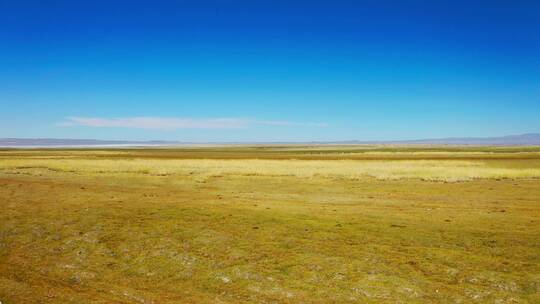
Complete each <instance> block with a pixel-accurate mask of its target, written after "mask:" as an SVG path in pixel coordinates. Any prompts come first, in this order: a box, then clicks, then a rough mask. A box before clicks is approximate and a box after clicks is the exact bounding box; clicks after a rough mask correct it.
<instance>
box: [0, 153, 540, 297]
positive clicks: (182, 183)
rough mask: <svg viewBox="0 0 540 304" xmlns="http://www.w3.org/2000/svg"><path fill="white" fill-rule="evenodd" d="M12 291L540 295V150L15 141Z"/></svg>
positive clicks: (7, 187) (9, 166)
mask: <svg viewBox="0 0 540 304" xmlns="http://www.w3.org/2000/svg"><path fill="white" fill-rule="evenodd" d="M0 203H1V207H0V301H2V303H3V304H6V303H7V304H11V303H156V304H157V303H540V241H539V240H540V149H539V148H536V147H387V146H386V147H378V146H354V145H351V146H311V147H307V146H254V147H237V146H233V147H193V148H184V149H178V148H175V149H173V148H169V149H111V150H93V149H77V150H63V149H46V150H17V149H6V150H2V151H0Z"/></svg>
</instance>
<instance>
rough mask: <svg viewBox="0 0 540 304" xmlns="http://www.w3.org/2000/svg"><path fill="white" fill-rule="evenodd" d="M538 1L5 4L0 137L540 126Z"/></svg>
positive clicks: (476, 131) (417, 133)
mask: <svg viewBox="0 0 540 304" xmlns="http://www.w3.org/2000/svg"><path fill="white" fill-rule="evenodd" d="M538 16H540V2H539V1H497V0H495V1H493V0H492V1H471V0H469V1H412V0H410V1H409V0H402V1H397V0H396V1H384V0H378V1H375V0H373V1H361V0H357V1H340V0H333V1H292V0H290V1H279V0H278V1H232V0H231V1H225V0H222V1H145V2H137V1H24V0H21V1H1V0H0V137H25V138H28V137H48V138H95V139H126V140H152V139H155V140H158V139H166V140H180V141H200V142H204V141H310V140H350V139H358V140H388V139H414V138H434V137H449V136H497V135H507V134H520V133H532V132H540V119H539V117H540V18H538Z"/></svg>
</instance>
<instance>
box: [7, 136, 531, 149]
mask: <svg viewBox="0 0 540 304" xmlns="http://www.w3.org/2000/svg"><path fill="white" fill-rule="evenodd" d="M298 143H300V142H298ZM185 144H193V143H187V142H178V141H125V140H97V139H55V138H0V147H92V146H111V147H113V146H119V147H120V146H170V145H185ZM208 144H212V143H208ZM215 144H226V143H215ZM229 144H250V143H239V142H237V143H229ZM252 144H271V143H268V142H259V143H252ZM276 144H277V143H276ZM279 144H293V142H279ZM309 144H409V145H413V144H422V145H478V146H491V145H493V146H540V133H532V134H522V135H509V136H501V137H451V138H435V139H417V140H399V141H357V140H351V141H336V142H309Z"/></svg>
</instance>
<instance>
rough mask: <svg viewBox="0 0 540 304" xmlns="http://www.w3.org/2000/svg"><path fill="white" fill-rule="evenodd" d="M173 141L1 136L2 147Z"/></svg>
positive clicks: (147, 144)
mask: <svg viewBox="0 0 540 304" xmlns="http://www.w3.org/2000/svg"><path fill="white" fill-rule="evenodd" d="M177 144H181V143H180V142H172V141H158V140H154V141H126V140H98V139H58V138H0V147H72V146H80V147H85V146H138V145H141V146H150V145H152V146H160V145H177Z"/></svg>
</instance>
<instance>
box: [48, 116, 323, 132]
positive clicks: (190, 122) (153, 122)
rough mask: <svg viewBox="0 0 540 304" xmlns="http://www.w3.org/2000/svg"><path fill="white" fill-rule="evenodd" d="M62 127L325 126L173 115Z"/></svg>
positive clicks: (75, 120)
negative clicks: (176, 116)
mask: <svg viewBox="0 0 540 304" xmlns="http://www.w3.org/2000/svg"><path fill="white" fill-rule="evenodd" d="M58 125H59V126H63V127H73V126H84V127H93V128H131V129H154V130H175V129H242V128H248V127H250V126H254V125H269V126H311V127H325V126H327V125H326V124H323V123H299V122H290V121H272V120H256V119H244V118H209V119H195V118H174V117H127V118H99V117H68V118H67V119H66V121H64V122H62V123H60V124H58Z"/></svg>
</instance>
